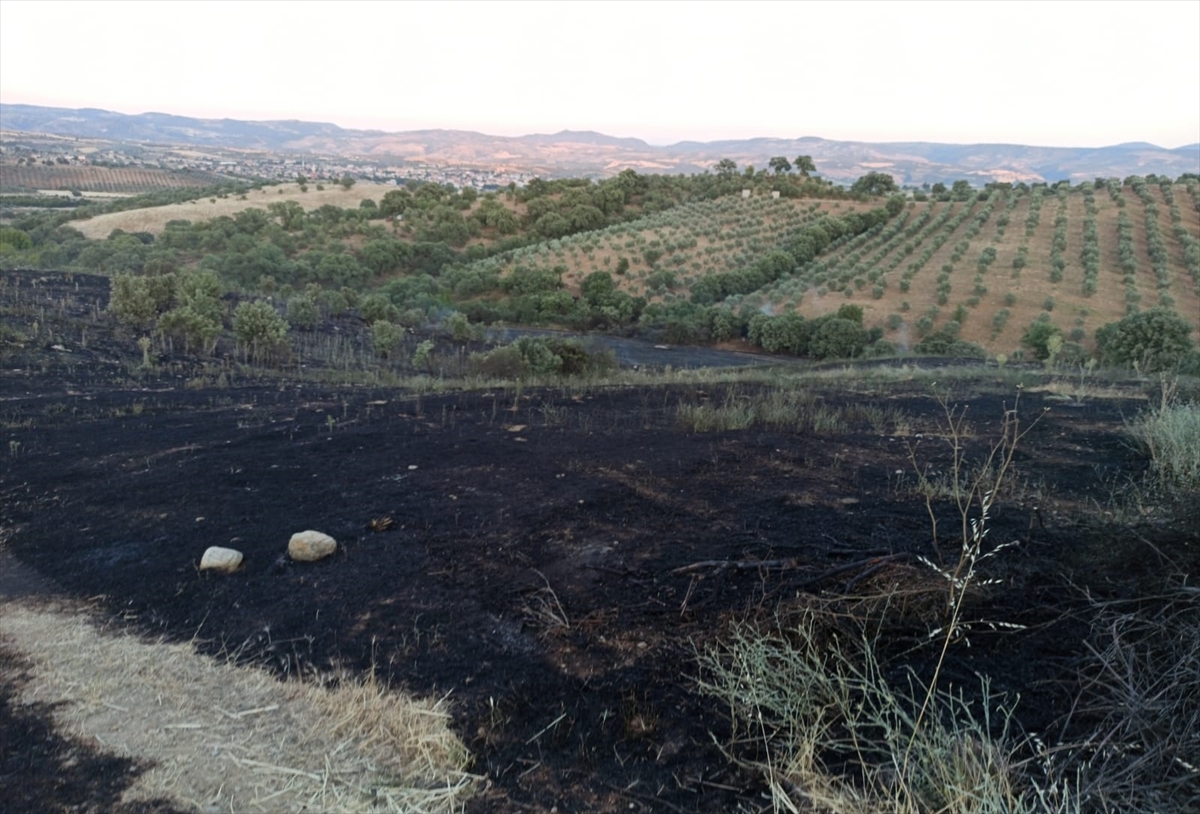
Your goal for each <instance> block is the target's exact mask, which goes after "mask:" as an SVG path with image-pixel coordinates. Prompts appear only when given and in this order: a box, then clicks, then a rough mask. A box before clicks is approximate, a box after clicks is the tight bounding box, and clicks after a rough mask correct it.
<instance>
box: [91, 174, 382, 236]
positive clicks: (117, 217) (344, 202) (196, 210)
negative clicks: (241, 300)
mask: <svg viewBox="0 0 1200 814" xmlns="http://www.w3.org/2000/svg"><path fill="white" fill-rule="evenodd" d="M394 189H396V187H394V186H390V185H388V184H369V183H365V182H360V183H357V184H355V185H354V186H352V187H351V188H350V189H343V188H342V186H341V185H340V184H338V183H336V182H333V181H330V182H329V183H328V185H327V186H325V189H322V190H318V189H317V188H316V186H315V185H309V188H308V191H307V192H301V191H300V186H299V184H280V185H279V186H273V187H264V188H263V189H252V190H250V191H249V192H247V193H246V198H245V200H242V199H241V198H240V197H239V196H233V195H231V196H229V197H227V198H215V199H214V198H201V199H198V200H195V201H185V202H184V203H180V204H169V205H167V206H151V207H147V208H145V209H130V210H128V211H126V212H110V213H108V214H107V215H97V216H96V217H94V218H90V219H88V220H79V221H71V226H72V227H74V228H75V229H78V230H79V231H80V232H82V233H83V235H84V237H90V238H92V239H94V240H103V239H104V238H106V237H108V236H109V234H110V233H111V232H112V230H113V229H124V230H125V231H126V232H150V233H151V234H154V235H157V234H160V233H161V232H162V230H163V229H164V228H165V227H166V225H167V222H168V221H172V220H190V221H192V222H193V223H195V222H199V221H206V220H211V219H212V218H215V217H218V216H220V215H228V216H230V217H232V216H233V215H236V214H237V213H238V212H241V211H242V210H245V209H266V208H267V204H271V203H279V202H281V201H295V202H296V203H298V204H300V205H301V206H302V207H304V209H305V210H306V211H312V210H313V209H319V208H320V207H322V206H325V205H326V204H329V205H332V206H338V207H343V208H345V207H351V208H353V207H357V206H358V205H359V203H361V202H362V201H363V200H365V199H367V198H370V199H371V200H373V201H375V202H376V203H379V201H381V200H382V199H383V196H384V195H385V194H386V193H387V192H389V191H391V190H394Z"/></svg>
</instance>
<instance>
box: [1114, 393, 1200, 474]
mask: <svg viewBox="0 0 1200 814" xmlns="http://www.w3.org/2000/svg"><path fill="white" fill-rule="evenodd" d="M1129 432H1130V435H1132V436H1133V438H1134V440H1135V441H1136V442H1137V443H1138V445H1139V446H1140V447H1141V448H1142V450H1143V451H1144V452H1145V453H1146V454H1147V455H1148V456H1149V457H1150V462H1151V467H1152V469H1153V471H1154V473H1155V474H1156V475H1157V477H1158V478H1159V479H1160V480H1161V481H1162V482H1163V483H1164V484H1167V485H1170V486H1177V487H1181V488H1184V489H1196V488H1200V405H1197V404H1170V405H1163V406H1162V407H1160V408H1158V409H1157V410H1152V411H1149V412H1146V413H1143V414H1142V415H1140V416H1139V417H1138V418H1137V420H1136V421H1134V422H1133V424H1131V425H1130V427H1129Z"/></svg>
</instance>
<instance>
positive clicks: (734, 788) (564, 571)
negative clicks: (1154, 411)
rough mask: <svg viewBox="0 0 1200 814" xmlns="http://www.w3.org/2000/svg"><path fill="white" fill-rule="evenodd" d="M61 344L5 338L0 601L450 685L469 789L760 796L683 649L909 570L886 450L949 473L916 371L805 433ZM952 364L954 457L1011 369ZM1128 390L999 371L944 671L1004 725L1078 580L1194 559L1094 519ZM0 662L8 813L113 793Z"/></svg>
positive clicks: (1064, 623)
mask: <svg viewBox="0 0 1200 814" xmlns="http://www.w3.org/2000/svg"><path fill="white" fill-rule="evenodd" d="M51 307H53V306H51ZM85 316H86V315H83V314H81V315H80V318H81V319H83V318H84V317H85ZM56 344H59V346H60V348H62V349H61V350H56V349H53V348H52V347H49V346H26V347H20V346H18V345H16V344H12V343H10V344H9V345H7V346H6V347H5V358H4V360H3V364H2V368H3V369H2V371H0V376H2V382H3V388H2V389H3V396H2V401H0V422H2V424H3V436H4V439H5V440H4V448H3V449H0V453H2V457H0V528H2V529H3V534H4V537H3V542H2V543H0V545H2V546H3V548H4V549H5V550H6V552H7V556H9V557H11V558H13V559H15V561H17V562H18V563H19V565H20V568H21V571H20V574H24V575H25V576H24V577H22V576H20V575H19V574H18V575H16V576H14V572H15V569H8V568H6V570H7V571H8V572H9V573H7V574H6V587H5V590H4V593H5V596H4V597H0V601H7V602H29V601H31V599H36V598H37V597H39V596H45V595H47V594H48V593H52V594H54V595H56V596H58V597H61V598H65V599H69V600H75V601H80V602H86V603H87V604H88V606H89V607H90V608H92V609H93V610H92V612H93V613H94V614H97V615H98V616H99V617H102V618H104V619H106V620H107V621H108V622H110V623H113V624H116V625H118V626H120V627H122V628H125V629H128V630H130V631H134V632H137V633H140V634H144V635H146V636H148V637H164V636H165V637H166V638H167V639H168V640H171V641H177V642H189V641H194V642H195V643H196V645H197V646H198V647H199V648H200V650H201V651H202V652H205V653H209V654H212V655H213V656H214V657H217V658H227V657H228V656H229V655H230V654H235V655H236V657H237V659H239V660H240V661H242V662H246V663H253V664H257V665H262V666H265V667H267V668H269V669H270V670H272V671H274V672H276V673H278V674H279V675H280V676H295V675H297V674H305V673H310V672H312V671H331V670H335V669H337V668H348V669H350V670H351V671H356V672H361V673H363V674H366V673H367V672H369V671H372V670H374V671H375V673H376V674H377V675H378V676H379V677H380V678H381V679H384V680H386V681H389V682H390V683H391V685H392V686H395V687H398V688H404V689H406V690H409V691H411V692H413V693H416V694H418V695H422V696H438V697H440V696H444V695H448V696H449V701H450V704H451V706H452V708H453V711H454V729H455V731H456V732H457V733H458V734H459V736H460V737H461V738H462V739H463V740H464V741H465V742H466V744H467V745H468V747H469V749H470V750H471V752H472V754H473V756H474V763H473V766H472V771H474V772H476V773H478V774H480V775H484V776H485V777H486V783H485V788H484V790H483V791H482V792H481V793H480V794H479V795H478V796H477V797H476V798H475V799H474V800H473V801H472V802H471V803H469V804H468V810H469V811H477V812H518V811H539V812H550V811H559V812H568V811H577V812H589V811H618V810H619V811H697V812H724V811H734V810H745V811H757V810H763V809H764V807H765V808H767V809H769V802H768V801H767V800H766V799H764V798H763V796H762V792H763V785H762V781H761V779H760V778H756V777H753V776H748V775H746V774H744V773H742V772H740V771H739V770H737V769H736V768H734V767H733V766H732V765H731V764H730V763H729V761H728V760H727V759H726V757H725V756H723V755H722V753H721V749H720V748H719V747H720V745H721V744H723V743H724V742H725V739H726V738H727V737H728V734H729V731H728V730H729V725H728V722H727V720H726V718H725V711H724V710H722V709H720V708H719V706H718V705H717V704H715V703H714V702H713V701H711V700H709V699H707V698H705V697H703V696H702V695H700V694H699V693H698V692H697V691H696V689H695V687H694V676H695V675H696V672H697V670H698V669H699V668H698V666H697V661H696V657H695V654H696V651H697V648H702V647H703V646H704V645H705V644H706V643H707V642H711V641H713V640H714V639H715V638H716V637H719V636H721V635H722V632H723V630H725V629H726V627H727V626H728V625H729V623H730V622H731V621H733V620H736V619H744V618H748V617H755V616H759V617H769V616H771V615H772V614H775V613H777V612H778V611H779V609H780V608H787V607H788V606H789V605H795V604H796V603H802V602H803V601H805V598H806V597H811V596H816V595H822V594H824V595H836V594H847V595H865V594H869V593H872V592H874V593H880V592H883V591H886V590H889V588H890V587H894V586H897V585H900V586H903V585H905V584H906V583H911V584H913V585H918V584H929V583H930V582H931V580H930V578H929V575H930V574H932V573H933V572H932V571H931V570H925V571H923V570H922V569H923V566H921V565H920V564H919V561H918V560H917V559H916V557H917V556H918V555H919V556H925V557H933V556H934V551H933V548H932V545H931V531H930V521H929V517H928V514H927V510H926V506H925V502H924V500H923V499H922V498H921V497H919V496H917V495H915V494H913V492H912V490H911V484H912V477H911V475H912V471H913V465H912V462H911V461H910V459H909V448H910V447H911V446H912V445H914V444H915V445H916V456H917V458H918V459H919V461H920V462H921V463H922V464H923V465H924V464H929V465H930V466H932V467H934V468H944V467H945V466H946V465H947V463H948V461H949V447H948V445H947V444H946V443H945V441H944V439H943V438H941V437H940V436H939V432H941V430H939V428H943V429H944V421H943V414H942V407H941V406H940V405H939V404H938V403H937V401H936V400H935V399H934V398H933V397H932V395H931V394H930V390H929V387H928V385H927V384H926V383H924V382H911V383H907V382H903V381H894V380H893V381H890V382H888V383H876V384H873V385H868V384H866V383H863V384H861V385H859V386H855V387H850V386H846V385H843V386H838V387H833V386H831V387H830V388H829V389H827V390H825V391H823V392H821V393H820V396H821V397H822V399H823V400H824V402H825V404H827V405H828V406H830V407H831V408H835V409H836V408H846V407H851V406H854V405H859V404H862V403H863V402H866V401H870V402H872V403H876V404H880V405H885V406H887V407H889V408H895V409H896V410H898V411H900V412H901V413H902V414H903V415H904V416H905V417H906V422H907V424H906V426H904V427H899V428H897V427H891V428H888V429H884V430H883V431H882V432H881V431H879V429H878V428H874V427H871V426H869V425H868V424H866V423H862V422H855V421H847V422H846V423H845V424H844V425H843V426H842V427H841V429H839V430H838V431H836V432H833V433H822V434H813V433H801V432H785V431H777V430H770V429H762V428H751V429H748V430H741V431H730V432H713V433H697V432H691V431H689V430H687V429H686V428H685V427H683V426H681V424H680V422H679V421H678V418H677V415H676V410H677V406H678V405H679V403H680V402H681V401H701V402H702V401H705V400H718V401H719V400H721V399H724V398H726V397H728V389H727V388H726V386H724V385H719V384H714V385H711V386H709V385H704V386H696V385H689V386H683V385H679V384H664V385H656V386H645V387H601V386H583V385H579V384H576V385H571V384H564V385H563V386H562V387H556V388H528V387H527V388H516V387H509V388H504V389H499V388H498V389H495V390H492V391H487V392H463V393H448V394H439V395H429V394H426V395H423V396H415V395H413V394H411V393H405V392H402V391H399V390H396V389H385V388H366V387H354V388H350V387H335V386H332V385H322V384H314V383H311V382H299V381H288V380H280V379H269V380H262V381H260V382H258V383H247V384H239V383H236V382H235V383H233V384H231V385H230V386H228V387H211V386H210V387H199V388H193V387H185V386H184V384H183V382H182V381H181V380H173V379H171V378H170V377H166V376H164V377H163V378H161V379H157V380H155V381H153V382H149V383H143V384H138V383H137V382H136V381H133V380H131V379H130V378H129V377H128V375H127V373H126V367H125V365H126V364H127V363H130V362H132V363H136V362H137V361H138V359H139V354H138V352H137V350H136V348H133V347H132V343H125V342H118V341H115V340H107V339H106V338H105V337H100V338H97V337H96V336H95V334H93V336H92V338H91V340H90V341H88V343H87V346H86V347H83V346H82V345H81V344H80V343H75V344H72V343H71V342H69V341H64V342H63V343H56ZM953 386H954V392H952V393H951V394H950V398H951V400H952V403H954V404H959V405H962V406H964V407H966V408H967V409H968V410H969V412H968V416H969V421H970V425H971V427H972V434H971V437H969V438H968V439H967V442H966V443H967V445H968V449H969V451H970V457H971V458H972V459H976V458H978V457H979V455H980V454H982V453H983V452H984V451H985V450H986V448H987V447H988V446H989V444H990V443H992V442H993V441H994V440H995V439H996V437H997V435H998V428H999V425H1000V422H1001V421H1002V419H1003V416H1004V412H1005V410H1006V409H1007V408H1010V407H1012V405H1013V399H1014V397H1015V396H1016V393H1015V392H1012V391H1009V390H1008V389H1007V388H1006V386H1001V385H1000V384H998V383H997V381H994V380H989V379H986V378H980V379H979V380H978V381H975V382H963V381H956V382H955V383H954V385H953ZM756 387H757V386H750V385H744V386H742V387H741V388H740V389H739V390H738V394H739V396H740V397H746V398H749V397H752V396H753V394H754V392H755V389H756ZM868 391H869V392H868ZM1129 395H1130V397H1129V398H1106V399H1092V400H1084V401H1083V403H1082V404H1081V405H1072V406H1068V405H1065V404H1063V403H1061V402H1059V401H1052V400H1051V398H1050V396H1049V395H1048V394H1046V393H1025V394H1024V395H1023V396H1022V397H1021V400H1020V412H1021V415H1022V416H1023V418H1024V419H1025V420H1026V422H1027V423H1032V421H1033V419H1034V418H1036V417H1038V416H1040V420H1039V421H1038V423H1037V424H1036V426H1034V427H1033V429H1032V430H1031V431H1030V434H1029V435H1028V436H1027V437H1026V438H1025V439H1024V441H1023V442H1022V445H1021V447H1020V449H1019V452H1018V454H1017V458H1016V468H1017V469H1016V481H1015V484H1017V488H1014V490H1013V492H1012V493H1011V495H1007V496H1005V497H1003V498H1002V499H1001V500H1000V501H999V504H998V507H997V509H996V510H995V511H994V513H993V517H992V519H991V522H990V531H989V535H990V538H991V539H993V540H995V541H996V542H1010V541H1015V542H1016V543H1017V545H1015V546H1013V547H1012V548H1010V549H1008V550H1006V551H1004V552H1003V553H1002V554H1000V555H998V556H997V557H996V558H994V559H993V560H990V561H989V563H988V565H987V574H986V576H988V577H990V578H995V579H997V580H999V582H998V584H996V585H994V586H991V587H989V588H987V589H985V590H980V591H979V593H978V594H977V595H976V596H975V597H974V599H973V600H972V603H971V606H970V615H971V617H972V618H977V619H985V620H993V621H999V622H1003V623H1006V624H1010V625H1017V626H1021V629H1010V628H1008V627H1001V628H998V629H995V630H992V629H989V628H987V627H986V626H980V627H978V628H977V629H975V630H973V631H972V632H971V633H970V635H969V642H967V641H959V642H956V643H954V644H953V645H952V646H951V650H950V657H949V662H948V664H947V666H946V668H945V669H944V671H943V674H942V681H943V682H944V683H947V684H953V685H954V686H957V687H962V688H965V689H966V690H967V691H970V690H971V688H977V687H978V678H977V676H979V675H986V676H988V677H990V678H991V682H992V683H991V689H992V690H993V692H999V693H1011V694H1013V695H1014V696H1015V695H1017V694H1019V695H1020V702H1019V704H1018V706H1017V713H1016V717H1017V719H1018V721H1019V722H1020V724H1021V725H1022V726H1023V727H1024V728H1026V729H1027V730H1029V731H1034V732H1038V733H1042V737H1043V738H1046V739H1051V740H1052V739H1053V738H1054V736H1055V731H1056V730H1055V727H1056V726H1057V725H1058V724H1059V722H1060V721H1061V719H1062V717H1063V715H1064V714H1065V713H1066V712H1067V710H1068V708H1069V706H1070V704H1071V701H1072V698H1073V695H1074V693H1075V691H1076V690H1077V685H1078V673H1079V668H1080V664H1081V662H1082V660H1083V659H1084V658H1085V657H1086V652H1085V648H1084V639H1085V637H1086V635H1087V623H1086V609H1087V607H1088V602H1087V599H1086V598H1085V593H1086V594H1087V595H1090V596H1091V597H1092V598H1096V597H1132V596H1139V595H1149V594H1152V593H1153V592H1154V591H1155V590H1157V588H1158V587H1159V586H1160V585H1161V584H1162V583H1163V580H1164V579H1165V578H1166V577H1167V575H1168V574H1175V573H1180V572H1182V573H1190V572H1192V571H1193V570H1194V568H1195V566H1196V565H1197V563H1198V561H1200V539H1198V535H1197V532H1196V529H1197V528H1200V516H1197V515H1196V514H1195V513H1192V514H1190V515H1186V516H1182V517H1176V518H1175V519H1174V520H1173V521H1171V522H1168V523H1160V524H1149V523H1148V524H1143V525H1139V526H1125V525H1118V524H1117V523H1115V522H1110V521H1107V520H1106V519H1105V512H1106V511H1110V510H1112V506H1111V505H1110V503H1109V501H1110V498H1111V494H1110V490H1109V487H1108V486H1107V485H1106V483H1111V482H1113V480H1114V479H1116V478H1119V477H1127V476H1137V475H1138V473H1140V472H1142V471H1144V470H1145V468H1146V466H1147V463H1146V461H1145V459H1144V458H1142V457H1141V456H1140V455H1138V454H1137V453H1136V452H1135V451H1134V450H1133V449H1132V448H1131V447H1130V446H1129V444H1128V443H1127V442H1126V441H1125V440H1124V438H1123V436H1122V433H1121V430H1122V427H1123V422H1124V420H1125V418H1127V417H1130V416H1132V415H1133V414H1135V413H1136V411H1137V410H1138V409H1139V408H1140V407H1141V406H1142V405H1144V403H1145V402H1144V400H1141V399H1138V398H1136V397H1135V395H1136V394H1133V393H1130V394H1129ZM1046 407H1049V408H1050V409H1049V411H1048V412H1044V408H1046ZM1043 413H1044V414H1043ZM898 473H899V474H898ZM946 509H947V507H946V506H944V505H943V506H940V507H939V513H940V516H941V519H942V526H941V528H942V529H943V535H945V534H947V533H949V534H951V535H953V533H954V532H953V530H951V531H950V532H946V531H945V529H947V528H949V527H950V526H951V523H950V522H949V519H951V518H952V515H951V514H948V513H947V511H946ZM304 529H318V530H321V531H325V532H327V533H329V534H331V535H333V536H334V537H336V538H337V540H338V542H339V550H338V552H337V554H336V555H335V556H334V557H332V558H330V559H328V560H325V561H322V562H319V563H313V564H300V563H292V562H290V561H288V560H287V558H286V556H285V554H284V552H285V549H286V545H287V541H288V537H289V535H291V534H292V533H293V532H296V531H300V530H304ZM943 539H944V538H943ZM210 545H224V546H231V547H234V548H237V549H239V550H241V551H243V552H244V553H245V558H246V559H245V565H244V567H243V568H242V569H241V570H240V571H239V572H237V573H235V574H232V575H226V576H219V575H214V574H210V573H201V572H199V571H198V567H197V566H198V562H199V559H200V555H201V554H202V553H203V551H204V549H205V548H206V547H207V546H210ZM943 545H945V543H943ZM890 555H900V556H898V557H896V558H895V559H894V560H889V561H882V560H879V559H877V558H880V557H889V556H890ZM906 558H907V559H906ZM0 564H3V563H0ZM26 569H27V570H26ZM872 569H873V570H872ZM922 575H924V576H922ZM935 576H936V575H935ZM930 590H931V592H933V593H936V586H935V588H931V589H930ZM930 627H931V620H929V619H926V618H924V617H923V616H922V615H921V614H920V613H914V614H913V615H912V616H911V617H910V618H905V619H901V620H899V621H897V622H895V623H894V624H892V625H890V626H889V628H888V630H889V636H892V637H894V641H893V642H891V643H888V642H885V643H884V645H885V653H886V654H887V655H888V657H889V658H890V659H892V661H891V662H890V664H891V666H890V667H889V669H891V670H895V671H899V670H900V669H901V668H902V667H905V666H907V667H912V668H913V669H915V670H916V671H917V673H918V675H928V674H929V672H930V667H931V665H932V663H933V661H934V660H935V658H936V648H935V647H931V646H921V644H920V642H921V641H922V640H923V638H924V637H925V635H926V634H927V632H928V630H929V629H930ZM968 644H969V646H968ZM0 655H2V656H3V659H4V661H5V666H6V668H8V669H7V670H6V673H7V674H8V675H9V679H8V680H7V681H6V682H5V683H4V684H3V685H0V694H2V696H3V699H5V700H3V701H0V743H2V744H3V749H2V750H0V751H2V752H3V756H2V760H0V787H4V788H3V789H0V797H2V798H4V799H10V800H11V799H23V800H25V801H26V804H27V806H28V810H30V811H63V810H85V811H102V810H115V809H117V808H118V804H119V800H120V794H121V791H122V789H123V788H124V786H125V785H126V784H127V782H128V778H129V776H131V775H135V774H137V773H138V772H139V771H143V770H144V767H139V766H138V765H135V763H133V762H131V761H128V760H124V759H122V758H120V757H118V756H115V755H112V754H109V753H107V752H106V751H105V750H104V749H103V748H102V747H100V746H99V745H98V744H93V743H85V742H81V741H79V740H75V739H71V738H70V737H67V736H65V735H64V734H62V733H59V732H56V731H55V729H54V727H53V724H52V722H51V721H50V719H49V712H48V711H47V710H44V709H36V708H35V709H29V708H24V707H20V706H16V705H14V704H12V703H11V699H12V698H13V697H14V693H15V692H16V688H17V687H18V686H19V684H20V681H21V680H22V679H21V677H20V673H21V669H20V658H19V654H16V653H14V652H13V651H12V650H11V649H8V650H2V649H0ZM130 680H131V681H136V680H137V678H136V676H131V677H130ZM16 789H33V790H34V791H33V792H28V791H27V792H25V793H23V796H22V797H20V798H17V797H13V796H11V795H12V794H15V793H16V792H15V790H16ZM169 808H170V806H169V805H168V804H167V803H163V805H162V806H161V807H160V808H156V809H154V810H162V811H166V810H169ZM125 810H129V811H133V810H139V809H136V808H127V809H125Z"/></svg>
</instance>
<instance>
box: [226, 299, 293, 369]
mask: <svg viewBox="0 0 1200 814" xmlns="http://www.w3.org/2000/svg"><path fill="white" fill-rule="evenodd" d="M287 332H288V324H287V320H285V319H284V318H283V317H281V316H280V315H279V313H278V312H276V310H275V308H274V307H273V306H272V305H271V304H270V303H269V302H264V301H262V300H259V301H257V302H243V303H241V304H240V305H238V307H237V310H236V311H234V312H233V335H234V336H235V337H236V338H237V341H238V344H239V345H240V346H241V348H242V352H243V353H244V354H246V355H247V356H248V357H249V358H251V359H253V360H255V361H266V360H268V359H271V358H273V357H275V356H276V355H278V354H279V353H280V352H281V351H282V350H283V349H284V348H285V347H286V346H287Z"/></svg>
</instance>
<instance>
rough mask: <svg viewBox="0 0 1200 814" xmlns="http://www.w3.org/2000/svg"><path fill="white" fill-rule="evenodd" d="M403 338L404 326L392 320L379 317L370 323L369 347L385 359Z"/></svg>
mask: <svg viewBox="0 0 1200 814" xmlns="http://www.w3.org/2000/svg"><path fill="white" fill-rule="evenodd" d="M403 339H404V328H402V327H401V326H399V325H397V324H395V323H394V322H388V321H387V320H386V319H380V320H377V321H376V322H375V323H374V324H372V325H371V347H373V348H374V349H375V353H377V354H379V355H380V356H382V357H384V358H385V359H386V358H390V357H391V355H392V354H393V353H394V352H395V351H396V348H397V347H398V346H399V345H400V343H401V341H403Z"/></svg>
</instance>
